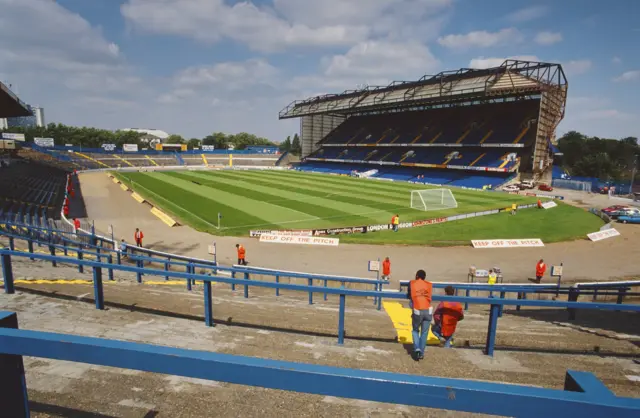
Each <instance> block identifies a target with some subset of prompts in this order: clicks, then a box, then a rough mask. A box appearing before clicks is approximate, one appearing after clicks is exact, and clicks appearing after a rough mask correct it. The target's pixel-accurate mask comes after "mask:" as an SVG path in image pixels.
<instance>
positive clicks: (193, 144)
mask: <svg viewBox="0 0 640 418" xmlns="http://www.w3.org/2000/svg"><path fill="white" fill-rule="evenodd" d="M200 143H201V141H200V140H199V139H198V138H191V139H190V140H189V141H187V148H189V149H195V148H200Z"/></svg>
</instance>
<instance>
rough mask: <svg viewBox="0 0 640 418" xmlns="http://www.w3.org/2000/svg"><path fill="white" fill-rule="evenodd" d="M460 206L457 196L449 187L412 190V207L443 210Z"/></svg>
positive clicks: (425, 209)
mask: <svg viewBox="0 0 640 418" xmlns="http://www.w3.org/2000/svg"><path fill="white" fill-rule="evenodd" d="M457 207H458V202H457V201H456V198H455V197H454V196H453V193H451V190H449V189H427V190H412V191H411V209H417V210H423V211H427V210H441V209H455V208H457Z"/></svg>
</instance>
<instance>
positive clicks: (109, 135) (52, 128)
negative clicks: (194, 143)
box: [4, 123, 144, 148]
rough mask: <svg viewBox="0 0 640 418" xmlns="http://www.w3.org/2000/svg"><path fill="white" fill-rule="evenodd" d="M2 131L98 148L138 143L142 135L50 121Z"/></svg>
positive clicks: (59, 143)
mask: <svg viewBox="0 0 640 418" xmlns="http://www.w3.org/2000/svg"><path fill="white" fill-rule="evenodd" d="M4 132H11V133H23V134H24V136H25V139H26V141H28V142H33V138H34V137H40V138H53V139H55V141H56V144H57V145H64V144H71V145H74V146H82V147H87V148H99V147H100V145H102V144H115V145H116V146H118V147H121V146H122V145H123V144H140V138H142V137H143V136H144V135H143V134H140V133H138V132H131V131H115V132H113V131H108V130H106V129H96V128H87V127H75V126H68V125H63V124H55V123H50V124H48V125H47V126H46V127H33V128H17V127H15V128H14V127H12V128H9V129H7V130H5V131H4Z"/></svg>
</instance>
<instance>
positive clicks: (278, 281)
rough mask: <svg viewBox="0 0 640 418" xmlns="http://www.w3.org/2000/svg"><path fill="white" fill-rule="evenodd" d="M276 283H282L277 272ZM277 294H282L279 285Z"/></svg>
mask: <svg viewBox="0 0 640 418" xmlns="http://www.w3.org/2000/svg"><path fill="white" fill-rule="evenodd" d="M276 283H280V276H278V275H277V274H276ZM276 296H280V288H279V287H276ZM325 296H326V295H325Z"/></svg>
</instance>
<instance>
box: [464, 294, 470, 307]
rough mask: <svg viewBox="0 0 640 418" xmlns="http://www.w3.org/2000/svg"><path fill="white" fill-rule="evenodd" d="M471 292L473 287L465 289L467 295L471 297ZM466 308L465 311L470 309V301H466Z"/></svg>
mask: <svg viewBox="0 0 640 418" xmlns="http://www.w3.org/2000/svg"><path fill="white" fill-rule="evenodd" d="M470 294H471V289H467V290H465V292H464V295H465V296H466V297H469V295H470ZM464 310H465V311H467V310H469V302H465V303H464Z"/></svg>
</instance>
